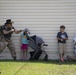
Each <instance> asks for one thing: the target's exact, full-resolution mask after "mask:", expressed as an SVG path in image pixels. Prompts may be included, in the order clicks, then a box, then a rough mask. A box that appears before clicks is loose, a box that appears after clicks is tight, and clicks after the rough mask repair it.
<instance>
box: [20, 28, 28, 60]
mask: <svg viewBox="0 0 76 75" xmlns="http://www.w3.org/2000/svg"><path fill="white" fill-rule="evenodd" d="M20 42H21V50H22V59H21V60H26V51H27V49H28V29H25V30H24V31H23V32H22V33H21V40H20Z"/></svg>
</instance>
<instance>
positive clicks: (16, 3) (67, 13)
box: [0, 0, 76, 59]
mask: <svg viewBox="0 0 76 75" xmlns="http://www.w3.org/2000/svg"><path fill="white" fill-rule="evenodd" d="M6 19H12V20H13V21H14V25H13V26H14V27H15V28H16V29H17V30H18V29H25V28H28V29H29V30H30V32H31V35H37V36H40V37H42V38H43V40H44V41H45V43H47V44H48V47H47V48H46V52H47V53H48V55H49V59H58V58H59V56H58V44H57V40H56V35H57V32H58V31H59V27H60V25H65V26H66V32H67V33H68V36H69V40H68V41H67V51H66V54H70V55H72V54H73V43H72V39H73V36H75V35H76V0H0V25H3V24H4V23H5V20H6ZM12 36H13V37H12V39H13V42H14V44H15V46H16V52H17V57H18V59H19V58H20V57H21V50H20V34H17V35H16V34H13V35H12ZM30 50H31V48H29V51H30ZM9 52H10V51H9V50H8V48H6V49H5V50H4V51H3V53H2V54H0V56H1V57H0V59H1V58H3V59H8V58H11V55H10V53H9ZM28 56H29V55H28ZM28 56H27V57H28Z"/></svg>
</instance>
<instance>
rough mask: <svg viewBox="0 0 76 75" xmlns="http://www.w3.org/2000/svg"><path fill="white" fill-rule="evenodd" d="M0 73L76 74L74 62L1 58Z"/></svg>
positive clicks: (75, 63)
mask: <svg viewBox="0 0 76 75" xmlns="http://www.w3.org/2000/svg"><path fill="white" fill-rule="evenodd" d="M0 75H76V62H74V61H73V62H64V63H60V62H58V61H47V62H46V61H12V60H11V61H9V60H8V61H7V60H5V61H4V60H3V61H2V60H1V61H0Z"/></svg>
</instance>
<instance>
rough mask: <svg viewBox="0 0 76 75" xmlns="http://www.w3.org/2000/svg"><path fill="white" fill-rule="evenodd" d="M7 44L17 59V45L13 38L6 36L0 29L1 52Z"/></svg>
mask: <svg viewBox="0 0 76 75" xmlns="http://www.w3.org/2000/svg"><path fill="white" fill-rule="evenodd" d="M6 46H7V47H8V48H9V50H10V52H11V56H12V57H13V58H14V59H16V51H15V46H14V44H13V42H12V40H11V39H6V38H4V36H3V33H2V32H1V31H0V53H1V52H2V51H3V50H4V48H5V47H6Z"/></svg>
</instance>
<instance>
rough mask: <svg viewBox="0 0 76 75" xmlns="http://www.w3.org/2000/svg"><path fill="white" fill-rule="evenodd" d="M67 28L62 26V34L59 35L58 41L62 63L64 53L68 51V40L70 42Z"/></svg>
mask: <svg viewBox="0 0 76 75" xmlns="http://www.w3.org/2000/svg"><path fill="white" fill-rule="evenodd" d="M64 30H65V26H64V25H62V26H60V32H58V34H57V40H58V45H59V54H60V61H62V62H63V61H64V52H65V51H66V40H68V35H67V33H66V32H65V31H64Z"/></svg>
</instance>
